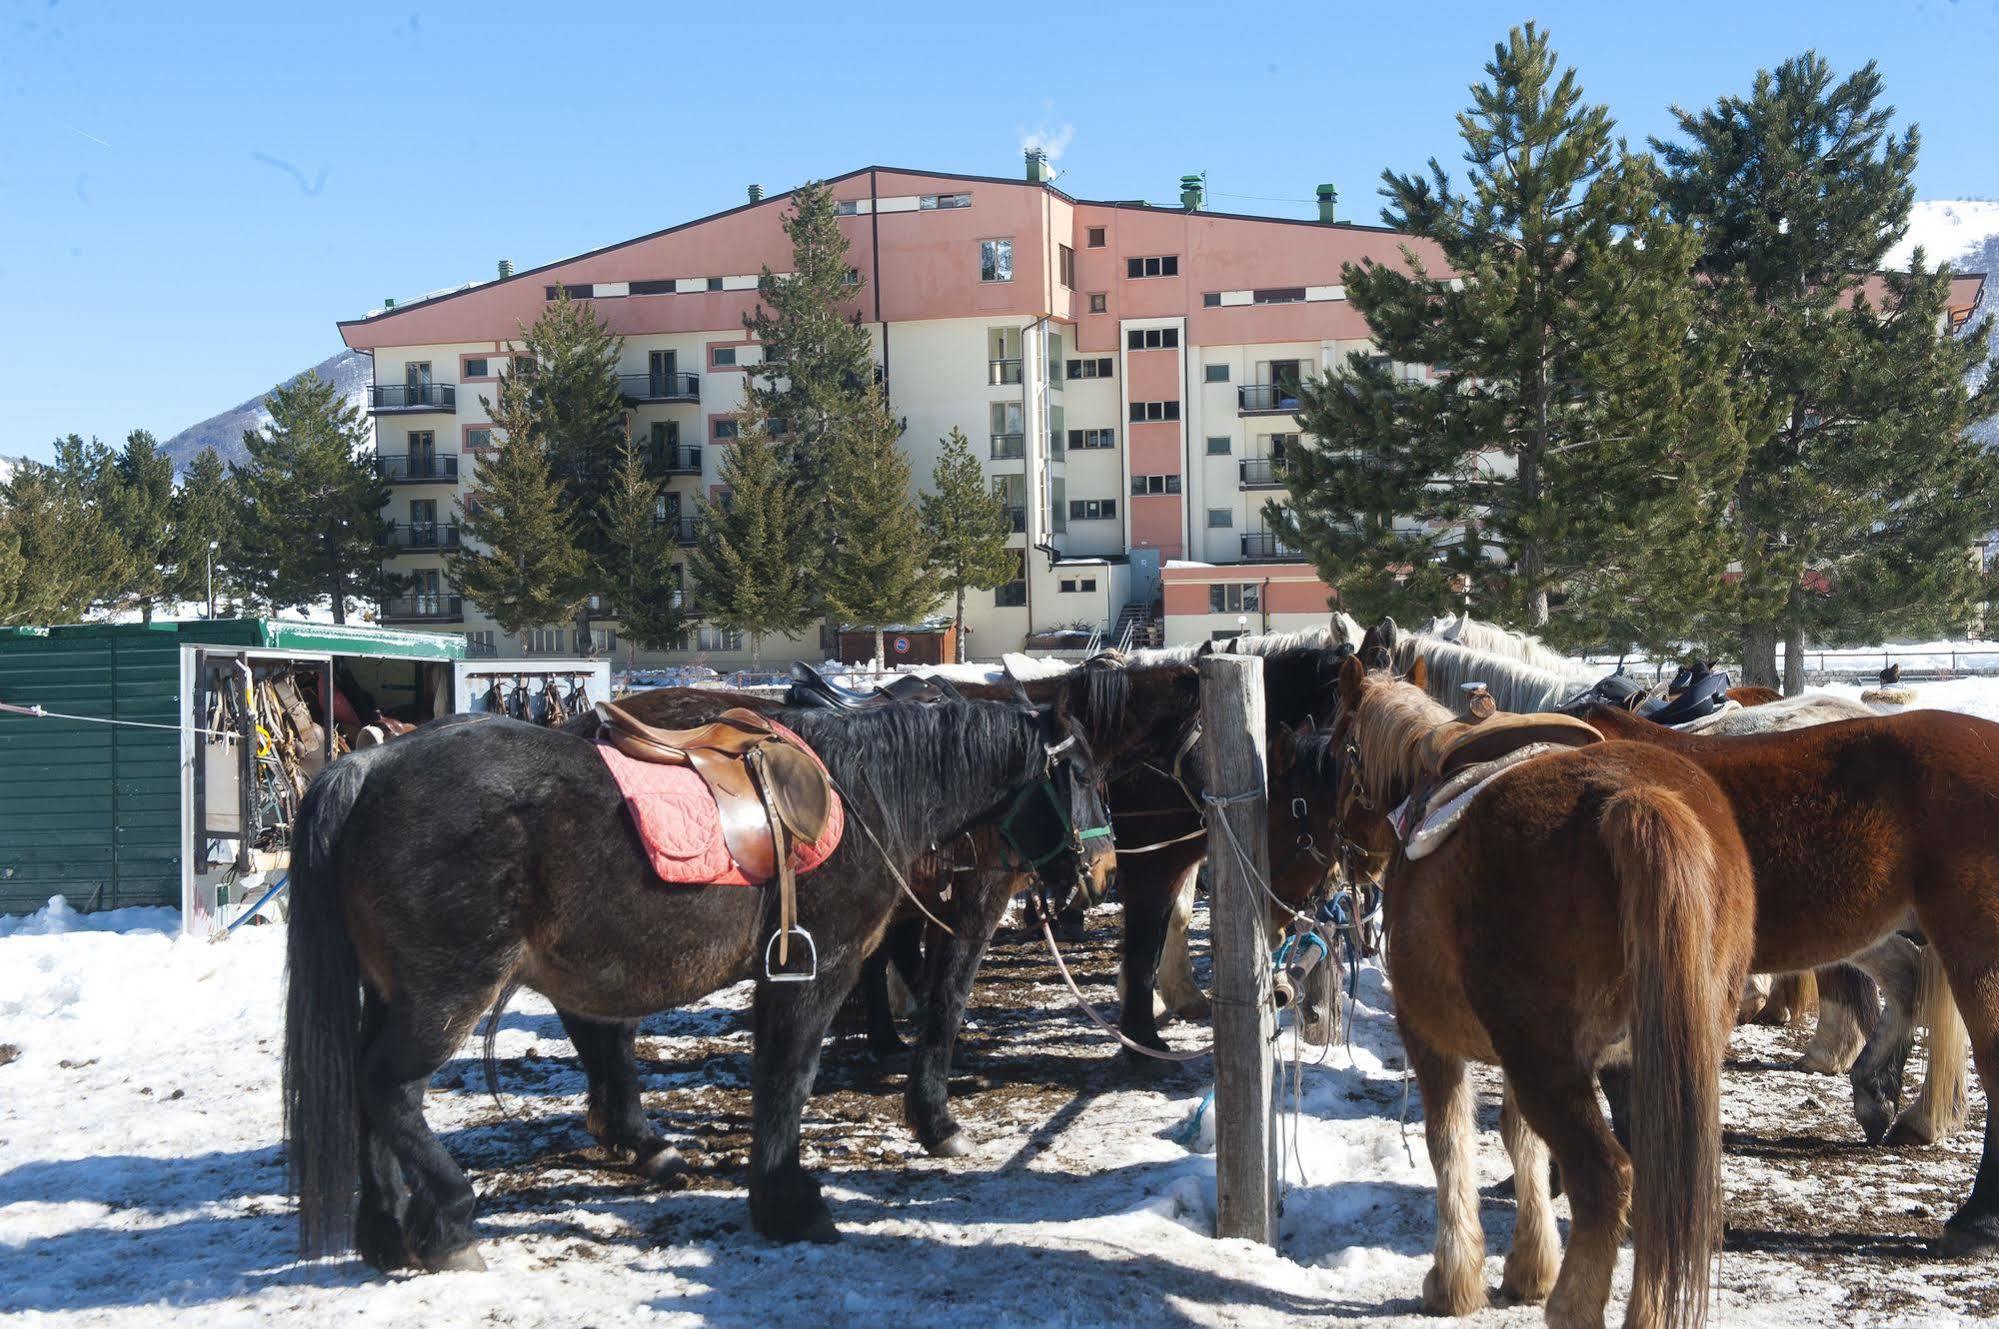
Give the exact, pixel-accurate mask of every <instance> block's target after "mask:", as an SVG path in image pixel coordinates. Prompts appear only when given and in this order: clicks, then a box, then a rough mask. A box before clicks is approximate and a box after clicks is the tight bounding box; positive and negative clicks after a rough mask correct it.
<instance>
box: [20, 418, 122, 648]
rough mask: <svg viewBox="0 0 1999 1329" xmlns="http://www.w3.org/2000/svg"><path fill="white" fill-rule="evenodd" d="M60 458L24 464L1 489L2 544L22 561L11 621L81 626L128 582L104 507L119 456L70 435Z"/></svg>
mask: <svg viewBox="0 0 1999 1329" xmlns="http://www.w3.org/2000/svg"><path fill="white" fill-rule="evenodd" d="M55 454H56V455H55V459H54V461H53V462H52V463H51V464H48V465H44V464H42V463H40V462H23V463H22V464H21V465H20V466H19V467H18V468H17V469H16V470H15V472H14V476H13V479H12V480H11V481H9V482H8V484H7V485H6V486H5V488H4V489H0V540H4V541H5V542H6V543H8V544H10V545H11V546H12V547H13V548H15V549H16V550H18V557H19V560H20V570H19V576H18V578H17V580H16V581H15V584H14V590H13V593H12V595H11V597H9V598H10V599H11V606H10V608H9V610H8V612H9V614H10V618H9V620H8V621H10V622H15V623H75V622H78V621H79V620H81V619H82V618H83V617H84V615H85V614H86V613H88V612H89V610H90V609H91V608H93V607H94V606H96V605H98V604H100V603H102V602H104V601H106V600H108V599H110V598H111V597H112V596H114V595H116V594H117V591H118V588H119V587H120V586H121V585H122V584H123V583H124V581H125V569H126V563H127V556H126V551H125V548H124V545H123V544H122V542H121V541H120V540H119V539H118V533H117V531H116V530H115V529H114V528H113V527H112V524H111V520H110V518H109V516H108V514H107V513H106V512H105V510H104V507H103V505H102V502H101V499H102V496H103V495H104V494H105V493H106V491H107V489H108V487H109V480H108V477H109V474H110V471H111V466H112V453H111V452H110V450H109V449H107V448H105V447H104V446H103V444H101V443H99V442H98V441H97V440H96V439H92V440H91V441H90V442H88V443H85V442H84V441H83V440H82V439H81V438H79V437H78V436H77V435H75V434H71V435H70V436H69V437H68V438H65V439H61V440H59V441H58V442H57V443H56V449H55Z"/></svg>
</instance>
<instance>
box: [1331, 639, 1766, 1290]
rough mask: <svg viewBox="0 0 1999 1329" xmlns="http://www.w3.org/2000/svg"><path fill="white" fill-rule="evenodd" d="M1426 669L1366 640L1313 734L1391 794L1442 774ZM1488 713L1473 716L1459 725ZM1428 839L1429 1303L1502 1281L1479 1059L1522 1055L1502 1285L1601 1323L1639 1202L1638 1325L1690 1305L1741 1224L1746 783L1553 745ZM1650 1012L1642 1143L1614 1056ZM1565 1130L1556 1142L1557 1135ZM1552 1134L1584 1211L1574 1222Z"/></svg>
mask: <svg viewBox="0 0 1999 1329" xmlns="http://www.w3.org/2000/svg"><path fill="white" fill-rule="evenodd" d="M1423 671H1424V666H1423V665H1422V663H1421V662H1419V663H1418V664H1417V665H1416V666H1415V671H1414V675H1413V677H1414V681H1413V682H1399V681H1397V680H1395V679H1394V678H1393V676H1392V675H1390V674H1388V673H1387V672H1386V671H1380V672H1374V673H1369V672H1366V671H1364V670H1363V668H1362V667H1361V665H1360V662H1359V661H1358V660H1354V661H1350V662H1349V663H1348V664H1347V666H1346V667H1345V669H1344V671H1343V672H1342V675H1341V679H1340V691H1341V715H1340V719H1339V722H1338V725H1337V727H1336V729H1335V730H1334V732H1333V733H1332V734H1330V735H1315V736H1309V737H1307V738H1306V739H1305V740H1303V741H1302V744H1301V746H1302V747H1303V749H1304V751H1305V754H1306V756H1307V758H1308V760H1306V761H1304V762H1301V765H1303V766H1308V767H1312V766H1316V767H1318V768H1320V769H1324V768H1325V766H1326V764H1327V761H1328V758H1327V757H1326V756H1325V755H1324V753H1323V752H1320V753H1318V754H1317V755H1316V758H1314V754H1313V749H1314V748H1315V747H1318V748H1330V749H1331V750H1332V752H1334V753H1335V754H1337V755H1336V756H1334V757H1332V758H1331V759H1330V760H1331V762H1332V764H1333V765H1334V766H1336V767H1337V768H1338V769H1339V772H1340V780H1341V782H1342V783H1343V784H1344V785H1345V787H1346V788H1347V789H1349V790H1350V791H1351V793H1352V796H1353V798H1354V800H1355V801H1356V802H1357V803H1358V804H1359V805H1360V806H1361V807H1362V808H1364V809H1366V810H1368V811H1370V812H1373V813H1374V814H1376V815H1377V816H1378V815H1381V814H1384V813H1386V812H1387V811H1389V810H1390V809H1393V808H1395V807H1396V806H1397V805H1398V804H1399V803H1401V802H1402V801H1403V800H1404V799H1407V798H1409V797H1410V796H1411V795H1412V794H1416V793H1418V792H1419V791H1420V790H1421V789H1422V788H1423V787H1424V786H1425V784H1426V782H1427V781H1429V780H1430V779H1431V778H1433V777H1432V776H1431V774H1430V773H1429V769H1428V764H1427V760H1426V753H1427V752H1428V751H1430V750H1431V749H1432V745H1433V744H1434V742H1435V741H1436V739H1437V738H1438V737H1448V736H1449V733H1450V732H1451V731H1449V729H1448V727H1449V726H1452V725H1453V724H1454V723H1455V720H1456V717H1455V716H1454V715H1453V713H1452V712H1451V711H1450V710H1448V709H1446V708H1445V707H1444V706H1442V705H1441V704H1440V703H1438V702H1435V701H1433V700H1431V699H1430V698H1429V697H1427V696H1425V695H1424V693H1423V689H1422V687H1421V681H1422V678H1421V675H1422V673H1423ZM1460 728H1469V726H1460ZM1469 797H1470V799H1471V802H1470V803H1469V806H1468V807H1467V808H1466V810H1465V811H1463V813H1462V814H1461V821H1460V822H1459V824H1458V826H1457V829H1456V830H1455V831H1454V832H1453V833H1451V834H1450V835H1449V837H1448V838H1446V839H1444V840H1442V841H1441V843H1439V844H1436V845H1435V846H1433V847H1430V848H1431V852H1429V853H1428V854H1427V855H1426V856H1424V857H1421V858H1419V859H1414V860H1412V859H1410V858H1409V857H1407V856H1406V854H1405V853H1404V852H1403V851H1402V850H1401V849H1399V848H1398V849H1397V850H1396V852H1395V853H1394V854H1393V856H1392V858H1391V860H1390V863H1389V867H1388V872H1387V875H1386V878H1385V880H1384V882H1383V887H1382V896H1383V909H1384V912H1385V914H1386V928H1387V936H1388V954H1387V961H1388V973H1389V976H1390V978H1391V980H1392V981H1393V983H1394V988H1395V1018H1396V1024H1397V1027H1398V1028H1399V1029H1400V1031H1401V1034H1402V1041H1403V1045H1404V1047H1405V1048H1406V1049H1407V1052H1408V1056H1409V1064H1410V1066H1411V1067H1412V1068H1413V1070H1414V1071H1415V1074H1416V1078H1417V1083H1418V1085H1419V1087H1420V1088H1421V1091H1422V1096H1423V1118H1424V1131H1425V1135H1426V1137H1427V1140H1428V1144H1429V1149H1430V1158H1431V1162H1432V1164H1433V1165H1434V1166H1435V1168H1436V1175H1437V1241H1436V1264H1435V1267H1434V1268H1432V1270H1431V1271H1430V1274H1429V1276H1428V1277H1427V1278H1426V1279H1425V1281H1424V1287H1423V1308H1424V1310H1426V1311H1429V1312H1431V1313H1433V1314H1448V1315H1465V1314H1469V1313H1470V1312H1472V1311H1474V1310H1476V1309H1478V1308H1479V1307H1481V1306H1483V1305H1484V1304H1485V1302H1486V1290H1485V1284H1484V1277H1483V1274H1484V1257H1485V1232H1484V1229H1483V1227H1482V1226H1481V1225H1480V1222H1479V1212H1478V1211H1479V1199H1478V1186H1477V1181H1476V1177H1475V1171H1474V1168H1473V1165H1472V1163H1471V1160H1470V1157H1469V1151H1470V1143H1471V1140H1472V1137H1473V1135H1474V1133H1475V1125H1474V1120H1473V1102H1472V1089H1471V1083H1470V1081H1469V1080H1468V1079H1467V1078H1466V1074H1465V1064H1466V1062H1467V1061H1484V1062H1489V1063H1496V1064H1498V1065H1499V1066H1500V1067H1501V1068H1502V1069H1503V1070H1504V1071H1505V1073H1506V1102H1505V1105H1504V1107H1503V1109H1502V1113H1501V1134H1502V1135H1503V1136H1504V1138H1505V1140H1506V1144H1507V1149H1508V1152H1509V1153H1510V1154H1511V1156H1512V1159H1513V1165H1514V1178H1515V1195H1516V1197H1517V1201H1518V1218H1517V1219H1516V1222H1515V1226H1514V1236H1513V1246H1512V1249H1511V1250H1510V1252H1509V1253H1508V1255H1507V1257H1506V1269H1505V1277H1504V1281H1503V1282H1502V1284H1501V1291H1502V1292H1503V1293H1504V1294H1506V1295H1508V1296H1510V1297H1513V1298H1515V1299H1519V1300H1527V1301H1533V1300H1539V1299H1540V1298H1542V1297H1544V1296H1545V1297H1548V1298H1549V1303H1548V1320H1549V1323H1551V1324H1555V1325H1561V1326H1584V1325H1601V1324H1602V1323H1603V1310H1604V1305H1605V1303H1606V1302H1607V1301H1608V1299H1609V1296H1610V1282H1611V1273H1612V1270H1613V1268H1614V1266H1615V1264H1616V1259H1617V1248H1618V1242H1619V1239H1620V1235H1621V1233H1622V1231H1623V1228H1624V1225H1625V1222H1626V1219H1627V1216H1628V1217H1629V1220H1630V1223H1631V1229H1632V1245H1633V1248H1634V1252H1635V1256H1636V1274H1635V1278H1634V1286H1633V1290H1632V1296H1631V1303H1630V1307H1629V1310H1628V1313H1627V1316H1626V1319H1625V1323H1626V1325H1627V1326H1642V1327H1643V1329H1653V1327H1654V1326H1692V1325H1697V1324H1698V1323H1700V1321H1701V1320H1702V1318H1703V1317H1704V1315H1705V1312H1706V1302H1707V1285H1708V1270H1709V1266H1710V1264H1711V1262H1712V1260H1713V1255H1714V1250H1715V1246H1716V1243H1717V1242H1718V1241H1719V1239H1720V1236H1721V1216H1722V1211H1721V1197H1720V1180H1721V1175H1720V1174H1721V1120H1720V1081H1721V1064H1722V1059H1723V1056H1724V1055H1725V1053H1726V1050H1727V1045H1728V1036H1729V1029H1730V1027H1731V1025H1732V1023H1733V1019H1734V1012H1735V1002H1736V994H1737V993H1738V992H1739V991H1740V989H1741V985H1742V980H1743V977H1744V975H1745V974H1746V973H1747V971H1748V965H1749V952H1750V948H1751V944H1752V934H1753V931H1754V920H1753V914H1754V908H1755V894H1754V886H1753V885H1752V883H1751V880H1750V868H1749V860H1748V856H1747V854H1746V853H1745V852H1744V850H1743V847H1742V841H1741V838H1740V836H1739V835H1738V834H1737V833H1736V830H1735V825H1734V818H1733V816H1732V815H1731V813H1730V809H1729V805H1728V801H1727V799H1726V798H1725V797H1724V796H1723V795H1722V792H1721V790H1720V789H1719V788H1718V787H1717V786H1716V785H1715V783H1714V781H1712V780H1710V779H1709V778H1708V777H1707V776H1705V775H1703V774H1702V773H1701V771H1700V769H1699V768H1698V767H1697V766H1695V765H1694V764H1693V763H1692V762H1689V761H1686V760H1684V759H1681V758H1679V757H1676V756H1674V755H1673V754H1671V753H1668V752H1665V751H1663V750H1662V749H1659V748H1657V747H1652V746H1648V745H1645V744H1638V743H1598V744H1595V745H1594V746H1590V747H1583V748H1579V749H1576V750H1572V751H1563V752H1559V753H1554V754H1549V755H1542V756H1539V757H1533V758H1530V759H1528V760H1525V761H1523V762H1521V763H1520V764H1518V765H1516V766H1514V767H1512V768H1510V769H1507V770H1505V771H1504V772H1503V773H1501V774H1500V775H1498V776H1497V778H1496V779H1494V780H1493V781H1492V782H1491V783H1490V784H1488V785H1485V786H1483V787H1482V788H1481V789H1480V790H1478V791H1476V792H1473V793H1472V794H1470V795H1469ZM1627 1028H1628V1029H1629V1031H1630V1035H1631V1040H1632V1047H1633V1057H1634V1065H1635V1079H1634V1093H1633V1099H1632V1106H1633V1113H1634V1118H1635V1121H1634V1131H1633V1135H1634V1140H1635V1146H1634V1148H1633V1150H1632V1152H1631V1153H1630V1155H1629V1156H1627V1154H1626V1151H1625V1149H1624V1148H1623V1147H1622V1146H1620V1145H1619V1144H1618V1142H1617V1140H1616V1139H1615V1138H1614V1137H1613V1136H1612V1135H1611V1133H1610V1131H1609V1129H1608V1128H1607V1126H1606V1125H1605V1122H1604V1118H1603V1113H1602V1112H1601V1111H1600V1110H1599V1108H1598V1107H1597V1101H1596V1083H1595V1073H1596V1070H1597V1066H1598V1063H1599V1060H1600V1059H1601V1058H1602V1056H1603V1055H1604V1053H1605V1051H1606V1050H1607V1049H1609V1048H1610V1047H1611V1046H1612V1045H1613V1044H1615V1043H1616V1042H1618V1041H1619V1040H1620V1038H1621V1037H1622V1036H1623V1034H1624V1032H1625V1030H1626V1029H1627ZM1543 1141H1545V1142H1546V1147H1544V1145H1543V1143H1542V1142H1543ZM1547 1147H1551V1148H1552V1149H1553V1151H1554V1156H1555V1159H1556V1161H1557V1162H1559V1163H1560V1165H1561V1169H1562V1177H1563V1181H1564V1185H1565V1189H1566V1191H1567V1194H1568V1196H1569V1204H1570V1211H1571V1213H1572V1215H1573V1224H1572V1227H1571V1231H1570V1238H1569V1247H1568V1253H1567V1256H1566V1258H1564V1259H1562V1260H1561V1264H1560V1276H1559V1277H1557V1276H1556V1256H1557V1252H1558V1248H1559V1242H1558V1238H1557V1235H1556V1229H1555V1220H1554V1215H1553V1211H1552V1208H1551V1205H1550V1201H1549V1194H1548V1166H1547V1161H1548V1160H1547Z"/></svg>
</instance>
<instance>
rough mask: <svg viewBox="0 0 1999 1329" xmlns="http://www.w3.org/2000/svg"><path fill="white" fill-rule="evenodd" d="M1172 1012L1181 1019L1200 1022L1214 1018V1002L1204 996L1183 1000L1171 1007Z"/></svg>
mask: <svg viewBox="0 0 1999 1329" xmlns="http://www.w3.org/2000/svg"><path fill="white" fill-rule="evenodd" d="M1173 1013H1174V1014H1175V1015H1177V1016H1179V1017H1180V1018H1181V1019H1183V1020H1193V1021H1195V1022H1197V1023H1198V1022H1202V1021H1207V1020H1212V1019H1214V1018H1215V1004H1214V1003H1213V1002H1212V1001H1209V1000H1208V999H1207V998H1206V997H1197V998H1194V999H1193V1000H1191V1001H1183V1002H1181V1003H1180V1004H1179V1005H1177V1006H1175V1007H1174V1008H1173Z"/></svg>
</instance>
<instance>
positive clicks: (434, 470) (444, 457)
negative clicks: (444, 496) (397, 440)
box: [375, 452, 458, 485]
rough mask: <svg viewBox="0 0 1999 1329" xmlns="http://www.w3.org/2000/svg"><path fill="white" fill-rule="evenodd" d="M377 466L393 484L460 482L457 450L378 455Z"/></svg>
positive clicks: (447, 483) (384, 477) (444, 483)
mask: <svg viewBox="0 0 1999 1329" xmlns="http://www.w3.org/2000/svg"><path fill="white" fill-rule="evenodd" d="M375 467H376V469H377V470H379V471H380V472H381V473H382V478H383V479H384V480H387V481H388V482H389V483H390V484H392V485H440V484H441V485H450V484H457V483H458V454H457V453H455V452H431V453H423V452H419V453H412V454H410V455H409V456H406V457H377V458H375Z"/></svg>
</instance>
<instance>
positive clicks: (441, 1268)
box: [423, 1243, 486, 1274]
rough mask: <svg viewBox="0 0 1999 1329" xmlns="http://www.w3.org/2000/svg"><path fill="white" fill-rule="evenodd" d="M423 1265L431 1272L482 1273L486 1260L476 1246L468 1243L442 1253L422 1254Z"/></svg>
mask: <svg viewBox="0 0 1999 1329" xmlns="http://www.w3.org/2000/svg"><path fill="white" fill-rule="evenodd" d="M423 1267H424V1268H425V1269H428V1270H429V1271H430V1272H431V1273H433V1274H482V1273H484V1272H486V1261H485V1259H484V1257H482V1256H481V1255H480V1254H479V1248H478V1246H476V1245H472V1244H469V1243H468V1244H467V1245H464V1246H460V1247H459V1248H458V1249H457V1250H455V1251H446V1252H444V1253H443V1254H442V1255H426V1256H424V1257H423Z"/></svg>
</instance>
